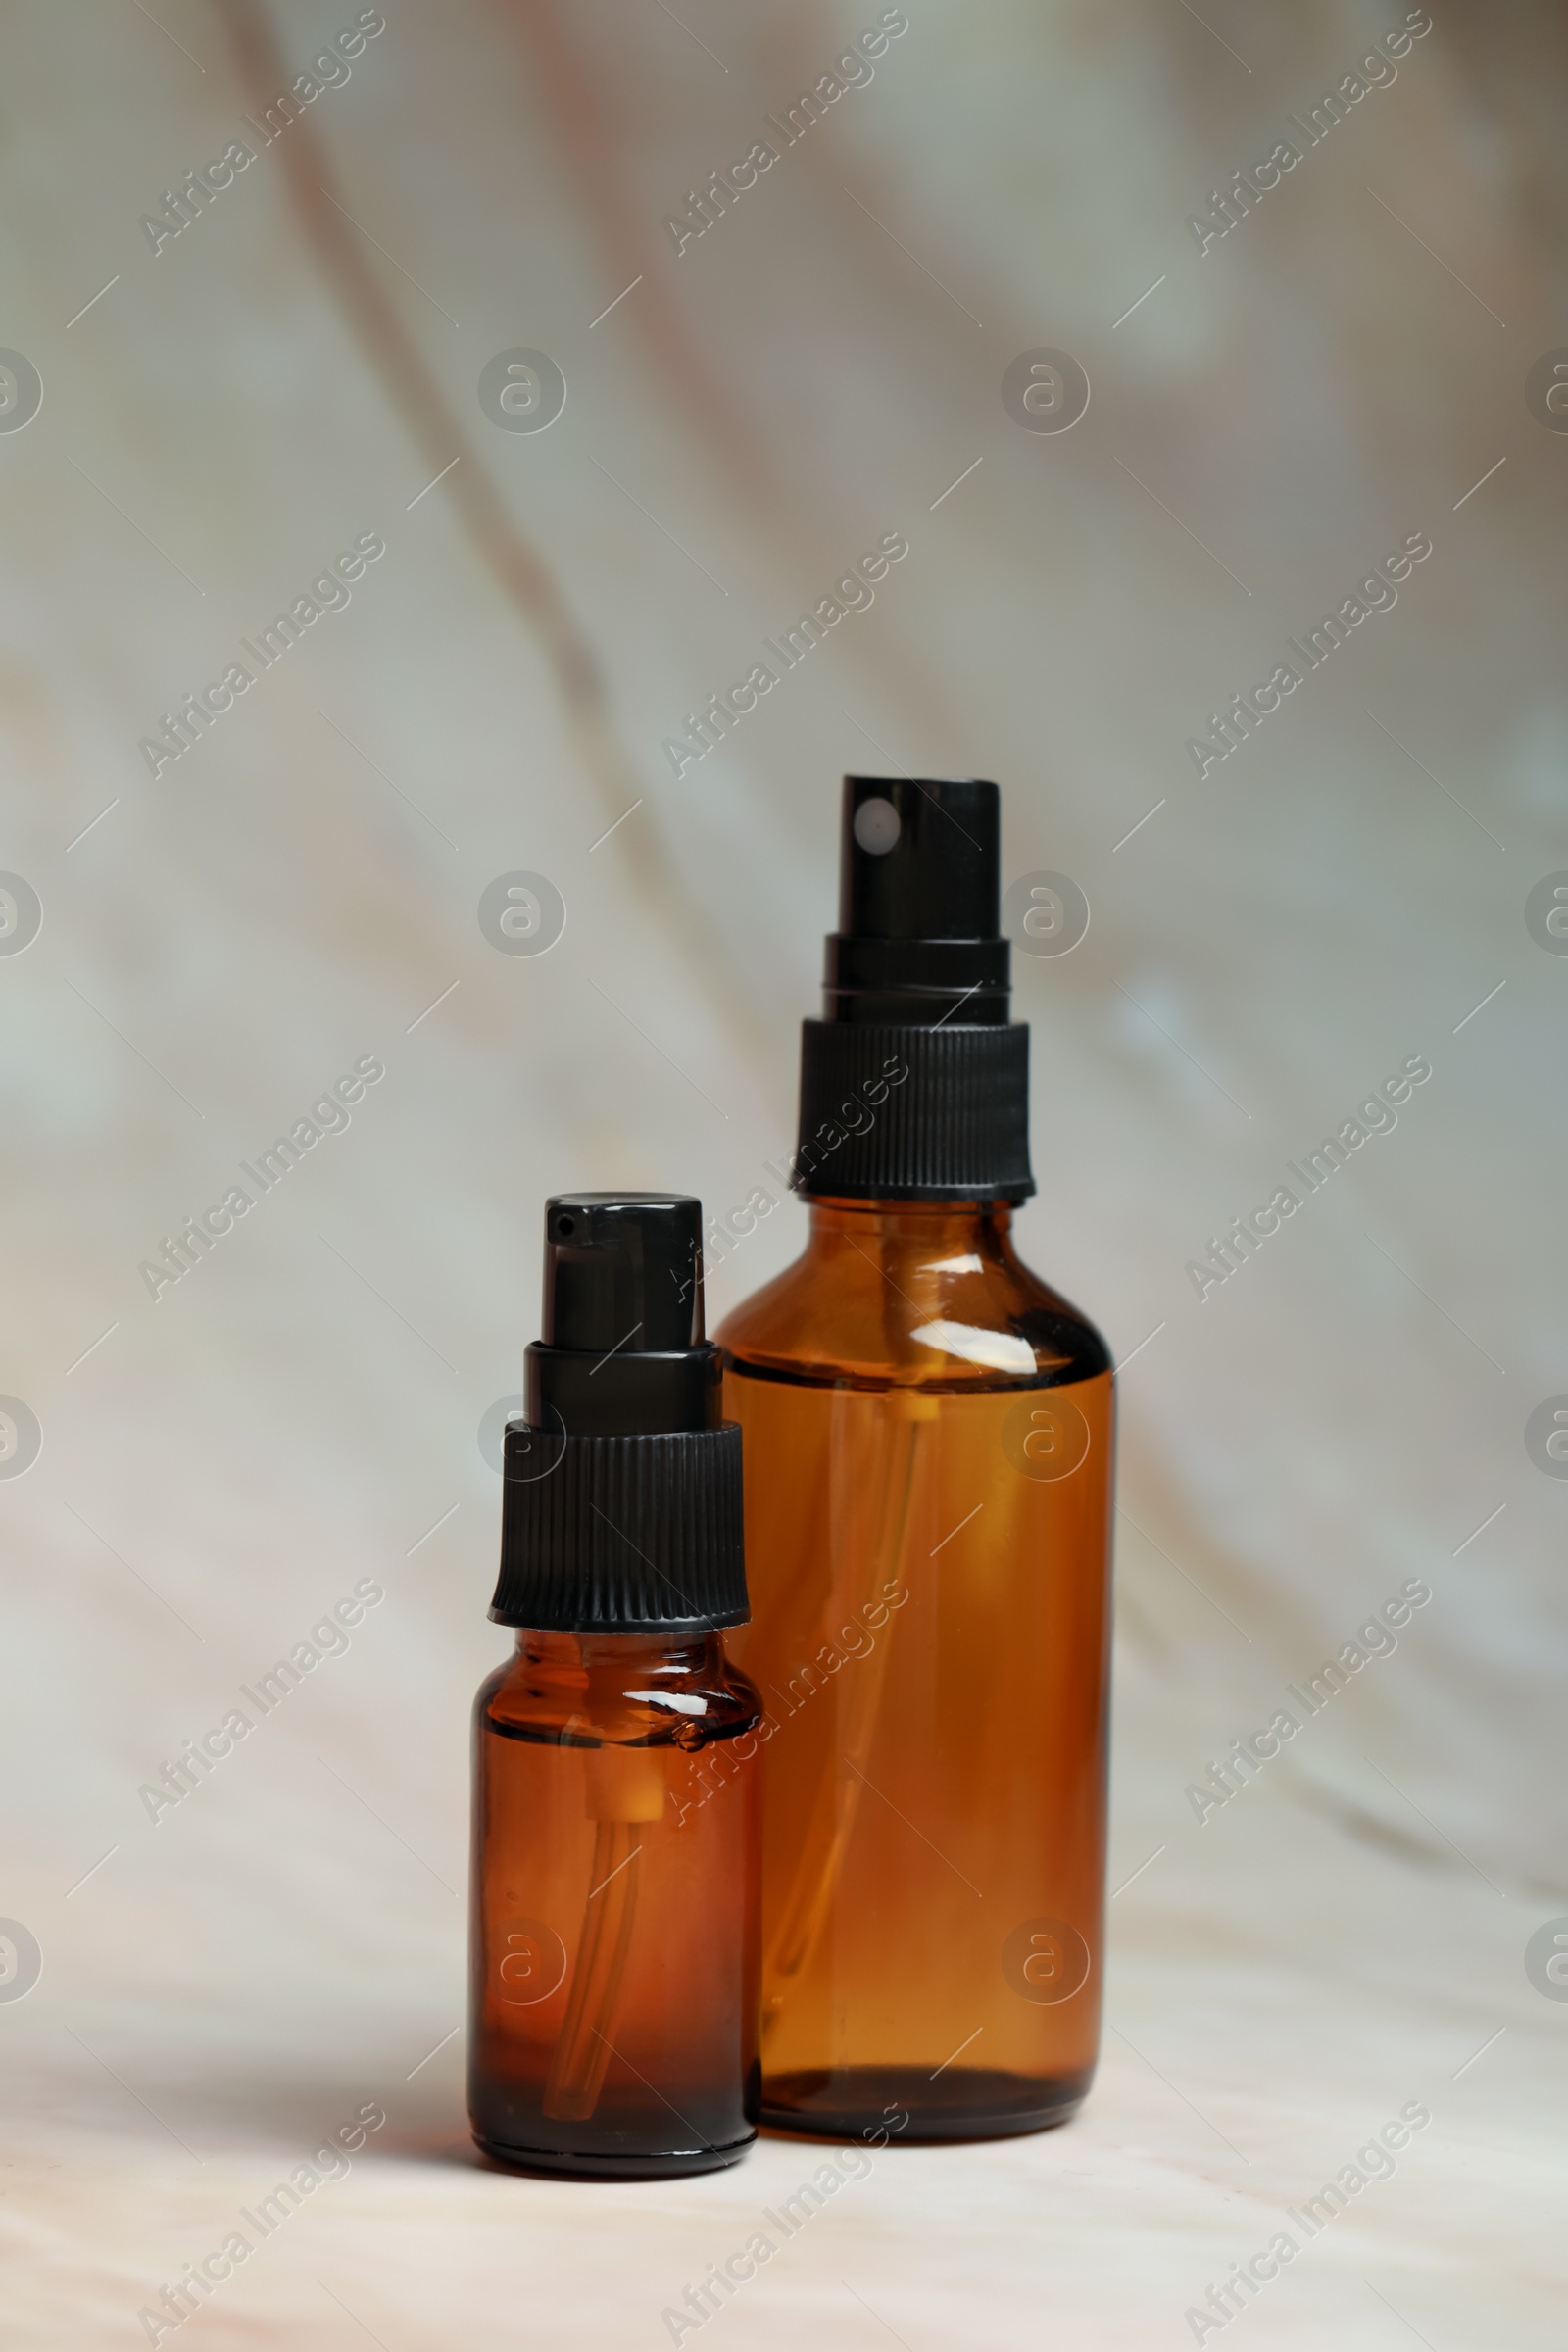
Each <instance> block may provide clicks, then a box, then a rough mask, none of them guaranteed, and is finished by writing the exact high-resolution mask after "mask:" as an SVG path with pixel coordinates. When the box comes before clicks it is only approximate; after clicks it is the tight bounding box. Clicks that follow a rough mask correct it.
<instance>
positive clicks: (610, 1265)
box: [468, 1194, 761, 2179]
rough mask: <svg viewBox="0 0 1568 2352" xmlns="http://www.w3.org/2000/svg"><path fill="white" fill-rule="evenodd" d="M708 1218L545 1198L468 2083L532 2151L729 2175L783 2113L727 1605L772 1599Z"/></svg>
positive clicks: (481, 1722)
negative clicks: (709, 1268)
mask: <svg viewBox="0 0 1568 2352" xmlns="http://www.w3.org/2000/svg"><path fill="white" fill-rule="evenodd" d="M701 1231H702V1211H701V1207H700V1204H699V1203H698V1202H697V1201H692V1200H688V1199H682V1198H678V1197H669V1196H655V1195H618V1196H610V1195H598V1194H579V1195H575V1196H573V1197H571V1198H570V1199H561V1200H555V1201H551V1202H550V1203H549V1204H548V1207H547V1211H546V1266H545V1310H544V1338H543V1341H542V1342H541V1343H539V1344H537V1345H535V1346H534V1347H532V1348H529V1350H528V1359H527V1360H528V1370H527V1390H528V1400H527V1410H526V1414H525V1418H524V1419H523V1420H521V1421H515V1422H512V1423H510V1424H509V1425H508V1429H507V1435H506V1457H505V1466H506V1490H505V1511H504V1519H503V1537H502V1565H501V1579H500V1583H499V1585H498V1587H497V1592H496V1598H495V1604H494V1606H493V1607H492V1609H491V1612H490V1613H491V1616H492V1617H493V1618H495V1619H496V1620H497V1622H498V1623H501V1624H505V1625H512V1626H515V1627H517V1628H518V1629H519V1630H518V1634H517V1644H516V1650H515V1655H514V1656H513V1657H512V1658H511V1659H510V1660H509V1661H508V1662H507V1663H506V1664H505V1665H504V1666H502V1667H500V1668H498V1669H497V1671H496V1672H495V1673H494V1674H492V1675H491V1676H490V1677H489V1678H488V1679H487V1680H486V1682H485V1683H484V1684H483V1685H482V1686H481V1688H480V1691H479V1695H478V1699H477V1702H476V1705H475V1709H474V1808H473V1873H472V1930H471V1938H470V1962H471V1987H470V2034H469V2098H468V2104H469V2113H470V2117H471V2120H472V2124H473V2131H474V2136H475V2137H476V2139H477V2140H478V2142H479V2144H480V2146H481V2147H482V2148H483V2149H484V2150H485V2152H486V2153H487V2154H488V2155H490V2156H492V2157H494V2158H496V2159H498V2160H499V2161H501V2162H502V2163H506V2164H511V2165H514V2166H518V2167H522V2168H526V2169H529V2170H534V2171H541V2172H549V2173H560V2174H577V2175H587V2176H598V2177H601V2178H612V2179H613V2178H621V2179H637V2178H644V2177H650V2176H664V2175H670V2174H682V2173H698V2172H707V2171H711V2170H713V2169H714V2168H716V2167H718V2166H721V2165H726V2164H733V2163H734V2162H735V2161H736V2160H737V2159H738V2158H739V2157H741V2156H742V2155H744V2154H745V2152H746V2150H747V2148H748V2147H749V2146H750V2145H751V2143H752V2141H753V2140H754V2139H755V2137H756V2135H757V2111H758V2062H757V1990H758V1973H757V1972H758V1959H759V1952H758V1925H757V1921H758V1867H759V1821H758V1816H759V1807H760V1793H761V1789H760V1757H759V1756H758V1754H757V1745H756V1741H755V1740H752V1739H750V1738H749V1735H752V1734H754V1733H755V1731H756V1729H757V1726H758V1724H759V1722H760V1717H761V1708H760V1703H759V1700H758V1697H757V1693H756V1691H754V1690H753V1688H752V1686H751V1684H750V1683H749V1682H748V1681H747V1679H746V1677H745V1676H744V1675H742V1674H740V1673H739V1672H737V1670H736V1669H735V1668H734V1667H732V1666H730V1665H729V1664H728V1662H727V1660H726V1658H725V1655H724V1642H723V1637H722V1634H721V1632H720V1630H719V1629H720V1628H721V1627H724V1626H734V1625H738V1624H740V1623H742V1622H744V1619H745V1616H746V1586H745V1575H744V1568H743V1559H742V1539H741V1480H740V1446H741V1439H740V1432H739V1431H738V1430H737V1429H735V1428H733V1427H732V1426H725V1425H723V1424H722V1423H721V1422H720V1420H719V1390H718V1373H717V1357H716V1350H715V1349H714V1348H713V1347H712V1346H711V1344H710V1343H706V1342H705V1341H704V1337H703V1324H702V1286H701V1264H700V1257H699V1250H700V1238H701ZM715 1755H721V1757H722V1769H720V1770H718V1771H717V1772H716V1773H704V1772H703V1770H702V1767H703V1766H704V1765H705V1764H706V1763H711V1761H712V1759H713V1757H714V1756H715ZM694 1780H695V1781H698V1782H700V1783H701V1786H702V1788H703V1791H704V1794H703V1798H702V1801H700V1802H699V1801H694V1796H693V1789H694Z"/></svg>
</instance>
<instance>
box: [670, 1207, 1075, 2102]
mask: <svg viewBox="0 0 1568 2352" xmlns="http://www.w3.org/2000/svg"><path fill="white" fill-rule="evenodd" d="M811 1218H812V1221H811V1237H810V1242H809V1248H808V1250H807V1252H806V1254H805V1256H804V1257H802V1258H801V1259H800V1260H799V1262H798V1263H797V1264H796V1265H795V1266H793V1267H791V1268H790V1269H789V1271H788V1272H787V1273H785V1274H784V1275H782V1276H781V1277H780V1278H779V1279H778V1281H776V1282H774V1283H772V1284H771V1285H769V1286H768V1288H766V1289H765V1290H763V1291H761V1292H760V1293H759V1294H758V1295H757V1296H756V1297H755V1298H753V1299H749V1300H748V1301H747V1302H746V1303H745V1304H744V1305H742V1306H741V1307H739V1308H738V1309H737V1310H736V1311H735V1312H734V1313H733V1314H731V1315H730V1316H729V1317H728V1319H727V1320H726V1322H725V1323H724V1325H723V1326H722V1328H721V1330H720V1331H719V1333H718V1335H717V1336H718V1339H719V1341H720V1344H721V1346H722V1347H723V1349H724V1354H725V1383H724V1387H725V1408H724V1409H725V1413H726V1417H728V1418H730V1419H733V1420H736V1421H739V1422H740V1423H741V1425H742V1427H743V1429H744V1430H745V1433H746V1529H747V1574H748V1581H749V1584H750V1588H751V1594H752V1607H753V1619H752V1623H751V1625H750V1626H749V1627H745V1628H742V1629H740V1631H739V1632H738V1633H737V1634H736V1635H734V1636H732V1637H731V1641H732V1642H733V1646H734V1649H735V1654H736V1656H737V1658H738V1659H739V1660H740V1662H741V1663H742V1664H743V1665H744V1666H745V1667H746V1670H747V1671H748V1673H749V1674H750V1675H751V1676H752V1677H753V1679H754V1680H755V1682H756V1683H757V1685H758V1688H759V1690H760V1693H761V1698H762V1703H763V1706H764V1707H765V1709H766V1712H767V1720H766V1722H765V1723H764V1725H763V1730H762V1740H763V1745H762V1760H763V1770H764V1773H765V1776H766V1791H765V1807H764V1831H763V1873H762V1955H763V1956H762V2115H763V2120H764V2122H767V2123H769V2124H772V2125H774V2126H776V2127H779V2128H783V2129H786V2130H789V2129H793V2130H797V2131H835V2132H839V2131H843V2132H848V2131H858V2130H860V2129H862V2128H863V2126H864V2125H865V2124H866V2123H867V2122H868V2121H871V2120H874V2119H875V2118H876V2117H878V2116H880V2115H881V2113H882V2112H883V2109H884V2107H885V2105H886V2104H887V2102H889V2101H897V2102H898V2103H899V2104H900V2105H901V2106H903V2107H904V2108H906V2109H907V2110H908V2112H909V2115H910V2118H911V2124H910V2129H909V2132H908V2134H907V2136H909V2137H925V2138H949V2137H955V2138H956V2137H964V2136H973V2135H984V2134H993V2133H1001V2132H1008V2131H1031V2130H1038V2129H1039V2128H1041V2127H1042V2126H1043V2125H1046V2124H1050V2123H1054V2122H1059V2121H1061V2120H1062V2118H1063V2117H1064V2116H1066V2115H1067V2114H1069V2113H1070V2112H1071V2110H1072V2108H1073V2107H1074V2106H1075V2105H1076V2104H1077V2103H1078V2101H1079V2100H1080V2099H1081V2098H1082V2097H1083V2095H1084V2092H1085V2091H1086V2089H1087V2088H1088V2084H1089V2081H1090V2078H1091V2075H1092V2072H1093V2068H1094V2064H1095V2058H1096V2053H1097V2048H1098V2035H1099V2018H1100V2006H1101V1990H1102V1975H1103V1941H1102V1915H1103V1857H1104V1816H1105V1723H1106V1675H1107V1663H1108V1643H1109V1547H1110V1517H1111V1480H1112V1468H1113V1461H1112V1455H1113V1417H1114V1416H1113V1393H1112V1378H1111V1373H1110V1369H1109V1363H1108V1358H1107V1356H1106V1352H1105V1349H1104V1346H1103V1342H1102V1341H1101V1339H1100V1337H1099V1334H1098V1333H1097V1332H1096V1331H1095V1330H1094V1328H1093V1326H1092V1325H1090V1324H1088V1323H1087V1322H1086V1321H1085V1320H1084V1318H1083V1317H1082V1316H1081V1315H1079V1314H1078V1313H1077V1311H1076V1310H1075V1309H1074V1308H1073V1307H1071V1306H1069V1305H1068V1304H1067V1302H1066V1301H1065V1300H1064V1299H1060V1298H1058V1297H1057V1296H1056V1295H1055V1293H1054V1292H1052V1291H1051V1290H1049V1289H1048V1288H1047V1287H1046V1286H1045V1285H1044V1284H1043V1283H1041V1282H1040V1281H1039V1280H1038V1279H1037V1278H1036V1277H1035V1276H1033V1275H1032V1274H1030V1273H1029V1272H1028V1270H1027V1269H1026V1268H1025V1267H1023V1266H1022V1265H1021V1264H1020V1263H1019V1262H1018V1259H1017V1258H1016V1256H1015V1255H1014V1253H1013V1250H1012V1246H1011V1241H1010V1235H1009V1227H1010V1211H1009V1210H1008V1209H1006V1208H1005V1207H1004V1206H1001V1205H996V1206H993V1207H987V1208H983V1207H979V1206H971V1207H960V1208H948V1207H940V1208H926V1207H917V1206H913V1205H910V1204H904V1203H901V1204H897V1205H888V1204H883V1205H873V1204H859V1203H849V1202H825V1201H819V1202H816V1203H814V1204H813V1206H812V1212H811Z"/></svg>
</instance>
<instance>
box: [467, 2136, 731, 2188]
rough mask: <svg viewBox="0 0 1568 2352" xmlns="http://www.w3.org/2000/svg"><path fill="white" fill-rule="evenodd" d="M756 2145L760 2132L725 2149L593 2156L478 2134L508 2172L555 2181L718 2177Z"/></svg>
mask: <svg viewBox="0 0 1568 2352" xmlns="http://www.w3.org/2000/svg"><path fill="white" fill-rule="evenodd" d="M756 2142H757V2133H756V2132H755V2131H749V2132H748V2133H747V2135H746V2137H745V2138H744V2139H737V2140H732V2141H731V2142H730V2144H729V2146H728V2147H724V2148H680V2149H674V2150H671V2151H670V2152H669V2153H668V2154H667V2155H658V2156H638V2155H617V2154H614V2153H610V2154H606V2155H603V2156H588V2155H583V2154H580V2153H579V2152H578V2151H577V2150H575V2149H563V2148H513V2147H507V2146H505V2145H504V2144H503V2143H502V2142H501V2141H500V2140H495V2139H486V2138H485V2137H484V2136H483V2134H482V2133H480V2132H478V2131H475V2133H474V2134H473V2144H474V2146H475V2147H476V2148H477V2149H478V2150H479V2151H480V2153H481V2155H484V2156H488V2157H489V2159H490V2161H491V2163H492V2164H498V2165H501V2166H502V2167H504V2169H505V2170H506V2171H507V2172H509V2173H539V2174H542V2175H544V2176H545V2177H546V2178H547V2179H549V2180H679V2179H681V2178H682V2176H683V2175H685V2174H688V2173H717V2172H722V2171H723V2169H724V2167H725V2166H726V2165H731V2164H739V2162H740V2160H741V2158H742V2157H743V2156H745V2155H746V2154H747V2153H748V2152H749V2151H750V2150H751V2149H752V2148H753V2147H754V2146H755V2145H756Z"/></svg>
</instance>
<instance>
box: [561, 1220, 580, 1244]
mask: <svg viewBox="0 0 1568 2352" xmlns="http://www.w3.org/2000/svg"><path fill="white" fill-rule="evenodd" d="M576 1230H577V1220H576V1218H575V1217H558V1218H557V1219H556V1239H557V1241H558V1242H564V1241H566V1240H567V1239H568V1238H569V1237H570V1236H571V1235H572V1234H574V1233H575V1232H576Z"/></svg>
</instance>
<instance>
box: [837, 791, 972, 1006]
mask: <svg viewBox="0 0 1568 2352" xmlns="http://www.w3.org/2000/svg"><path fill="white" fill-rule="evenodd" d="M1001 864H1002V795H1001V793H1000V792H999V791H998V789H997V787H996V785H995V784H988V783H985V782H982V781H981V780H980V779H979V778H964V779H962V780H941V781H939V780H935V779H924V778H918V777H912V776H898V777H887V776H846V777H845V779H844V811H843V825H842V834H841V840H840V853H839V927H838V930H837V932H836V933H834V934H832V935H831V936H830V937H829V939H828V942H827V964H826V970H825V972H824V975H823V989H824V1003H823V1006H822V1011H823V1017H824V1018H825V1019H827V1020H830V1021H833V1020H838V1021H899V1022H922V1021H923V1022H928V1023H929V1024H930V1025H931V1026H932V1027H935V1025H936V1023H937V1022H938V1021H942V1020H949V1019H962V1020H964V1021H966V1022H977V1021H983V1022H998V1023H1000V1022H1004V1021H1005V1020H1006V1018H1007V999H1008V947H1007V942H1006V941H1005V939H1004V938H1003V936H1002V925H1001V903H1002V897H1001V881H1000V873H1001Z"/></svg>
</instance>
